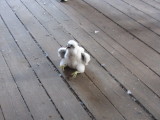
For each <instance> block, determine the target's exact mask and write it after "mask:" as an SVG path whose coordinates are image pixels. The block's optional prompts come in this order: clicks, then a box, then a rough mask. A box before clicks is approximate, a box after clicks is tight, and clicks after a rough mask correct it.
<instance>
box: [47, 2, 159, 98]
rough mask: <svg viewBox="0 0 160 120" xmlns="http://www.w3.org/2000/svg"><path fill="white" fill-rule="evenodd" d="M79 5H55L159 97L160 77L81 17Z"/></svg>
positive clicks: (71, 3) (74, 3)
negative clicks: (96, 32)
mask: <svg viewBox="0 0 160 120" xmlns="http://www.w3.org/2000/svg"><path fill="white" fill-rule="evenodd" d="M79 3H80V2H76V0H74V1H73V2H70V3H69V5H68V4H56V3H54V5H56V6H57V8H59V9H60V10H62V11H63V12H65V13H66V14H67V15H68V16H70V17H71V18H72V19H73V20H74V21H75V22H76V23H77V24H79V25H80V26H81V27H82V28H83V29H84V30H85V31H87V33H88V34H89V35H91V36H92V37H93V38H94V39H95V40H96V41H97V43H99V44H100V45H101V46H103V47H104V48H105V49H106V50H107V51H109V52H110V54H112V55H113V56H115V57H116V58H117V59H118V60H120V61H121V63H123V65H124V66H126V67H127V68H128V69H129V70H130V71H131V72H132V73H133V74H135V75H136V76H137V77H138V78H139V79H140V80H142V81H143V82H144V83H145V84H146V85H147V86H148V87H150V88H151V89H152V90H153V91H154V92H155V93H156V94H157V95H159V96H160V87H159V84H160V81H159V79H160V78H159V76H158V75H156V74H155V73H154V72H153V71H151V70H150V69H148V67H147V66H145V65H144V64H143V63H142V62H141V61H139V60H138V59H137V58H136V57H135V56H133V55H132V54H130V53H129V52H128V51H127V50H125V49H124V48H123V47H121V46H120V45H119V44H117V43H116V42H115V41H114V40H113V39H111V38H110V37H109V36H107V34H105V33H104V32H103V31H102V30H100V28H98V27H97V26H96V25H94V24H92V23H91V22H90V21H88V20H87V19H85V18H84V17H83V16H81V15H80V13H78V11H80V10H77V9H78V8H79V6H80V5H82V4H80V5H79ZM48 4H49V3H48ZM77 5H79V6H77ZM80 7H81V6H80ZM73 8H75V9H73ZM76 10H77V11H76ZM46 27H47V29H49V30H50V31H51V33H53V34H54V33H55V31H53V30H52V26H51V25H50V26H46ZM95 30H98V31H99V33H98V34H95V33H94V31H95ZM58 32H59V31H58ZM56 34H57V33H55V34H54V36H56ZM65 37H66V36H65ZM57 39H61V38H57ZM111 46H112V47H111ZM151 79H152V81H151Z"/></svg>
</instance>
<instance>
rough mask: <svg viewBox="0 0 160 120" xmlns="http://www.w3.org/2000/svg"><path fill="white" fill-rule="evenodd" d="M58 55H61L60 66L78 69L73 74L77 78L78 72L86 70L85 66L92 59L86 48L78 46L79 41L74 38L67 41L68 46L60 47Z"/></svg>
mask: <svg viewBox="0 0 160 120" xmlns="http://www.w3.org/2000/svg"><path fill="white" fill-rule="evenodd" d="M58 55H59V57H61V61H60V67H61V68H62V70H64V68H65V67H66V66H68V67H70V68H73V69H76V70H77V71H75V72H74V73H72V76H73V77H74V78H75V77H76V76H77V74H78V73H83V72H84V71H85V66H86V65H88V63H89V61H90V55H89V54H88V53H86V52H85V51H84V49H83V48H82V47H80V46H78V43H77V42H76V41H74V40H70V41H68V43H67V47H66V48H65V47H61V48H59V49H58Z"/></svg>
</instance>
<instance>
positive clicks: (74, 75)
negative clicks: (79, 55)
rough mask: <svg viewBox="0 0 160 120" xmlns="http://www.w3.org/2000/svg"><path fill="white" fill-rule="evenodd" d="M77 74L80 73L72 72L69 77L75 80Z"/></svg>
mask: <svg viewBox="0 0 160 120" xmlns="http://www.w3.org/2000/svg"><path fill="white" fill-rule="evenodd" d="M78 73H80V72H78V71H75V72H73V73H72V74H71V75H72V78H76V77H77V74H78Z"/></svg>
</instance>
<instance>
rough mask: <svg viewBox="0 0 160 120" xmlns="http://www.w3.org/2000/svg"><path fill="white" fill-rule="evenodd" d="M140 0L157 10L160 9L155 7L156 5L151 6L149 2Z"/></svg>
mask: <svg viewBox="0 0 160 120" xmlns="http://www.w3.org/2000/svg"><path fill="white" fill-rule="evenodd" d="M141 1H142V2H144V3H145V4H147V5H149V6H151V7H153V8H155V9H157V10H160V9H159V8H157V7H155V6H153V5H151V4H149V3H147V2H145V1H144V0H141Z"/></svg>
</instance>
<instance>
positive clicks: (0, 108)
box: [0, 53, 6, 120]
mask: <svg viewBox="0 0 160 120" xmlns="http://www.w3.org/2000/svg"><path fill="white" fill-rule="evenodd" d="M1 54H2V53H1ZM0 110H1V112H2V116H3V119H4V120H6V118H5V116H4V112H3V109H2V106H1V105H0Z"/></svg>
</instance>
